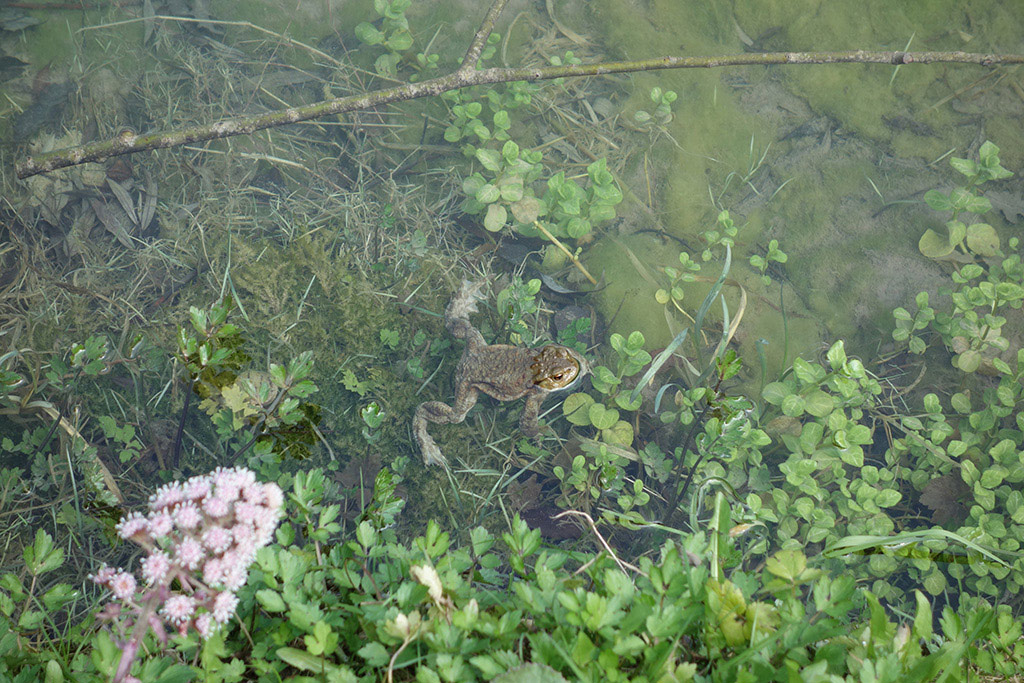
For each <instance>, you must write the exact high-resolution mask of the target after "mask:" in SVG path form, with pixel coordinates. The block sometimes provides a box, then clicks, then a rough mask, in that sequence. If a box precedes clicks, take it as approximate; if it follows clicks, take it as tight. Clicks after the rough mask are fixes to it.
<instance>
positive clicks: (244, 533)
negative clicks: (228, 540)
mask: <svg viewBox="0 0 1024 683" xmlns="http://www.w3.org/2000/svg"><path fill="white" fill-rule="evenodd" d="M231 537H232V538H234V539H235V544H236V545H238V549H239V551H240V552H241V553H242V554H243V555H248V554H249V553H254V552H256V530H255V529H253V528H252V527H251V526H249V525H248V524H236V525H235V526H233V527H231Z"/></svg>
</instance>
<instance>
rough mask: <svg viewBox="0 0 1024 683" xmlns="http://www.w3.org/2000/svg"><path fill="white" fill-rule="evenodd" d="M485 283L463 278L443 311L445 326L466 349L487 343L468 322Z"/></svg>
mask: <svg viewBox="0 0 1024 683" xmlns="http://www.w3.org/2000/svg"><path fill="white" fill-rule="evenodd" d="M485 284H487V281H486V280H479V281H477V282H470V281H469V280H463V281H462V286H461V287H460V288H459V291H458V292H457V293H456V294H455V296H454V297H452V300H451V303H449V304H448V308H446V309H445V312H444V319H445V327H447V328H448V331H449V332H451V333H452V336H453V337H455V338H456V339H462V340H463V341H465V342H466V347H467V348H468V349H476V348H479V347H483V346H486V345H487V343H486V342H485V341H484V338H483V335H481V334H480V332H478V331H477V329H476V328H475V327H473V324H472V323H471V322H469V316H470V314H471V313H476V302H477V301H478V300H479V299H480V298H481V295H480V290H481V289H482V288H483V286H484V285H485ZM459 422H461V420H459Z"/></svg>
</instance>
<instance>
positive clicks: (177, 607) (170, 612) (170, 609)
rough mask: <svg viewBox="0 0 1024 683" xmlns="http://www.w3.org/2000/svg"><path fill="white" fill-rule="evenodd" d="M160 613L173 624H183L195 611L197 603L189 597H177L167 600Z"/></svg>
mask: <svg viewBox="0 0 1024 683" xmlns="http://www.w3.org/2000/svg"><path fill="white" fill-rule="evenodd" d="M160 611H161V613H162V614H163V615H164V616H165V617H167V619H169V620H170V621H171V623H173V624H182V623H184V622H185V620H186V619H189V618H190V617H191V616H192V612H194V611H195V601H193V600H192V598H191V597H190V596H188V595H175V596H172V597H169V598H167V600H166V601H165V602H164V608H163V609H162V610H160Z"/></svg>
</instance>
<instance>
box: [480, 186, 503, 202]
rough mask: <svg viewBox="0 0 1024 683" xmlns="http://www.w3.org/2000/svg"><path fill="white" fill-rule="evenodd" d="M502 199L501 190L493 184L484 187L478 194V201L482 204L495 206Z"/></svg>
mask: <svg viewBox="0 0 1024 683" xmlns="http://www.w3.org/2000/svg"><path fill="white" fill-rule="evenodd" d="M499 199H501V190H499V189H498V188H497V186H495V185H493V184H492V183H487V184H485V185H484V186H482V187H481V188H480V189H479V190H478V191H477V193H476V200H477V201H478V202H480V203H481V204H493V203H494V202H496V201H498V200H499Z"/></svg>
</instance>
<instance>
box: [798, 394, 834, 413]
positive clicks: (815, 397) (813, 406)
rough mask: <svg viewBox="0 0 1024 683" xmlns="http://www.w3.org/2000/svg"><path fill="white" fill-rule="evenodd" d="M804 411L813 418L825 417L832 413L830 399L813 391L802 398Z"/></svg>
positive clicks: (826, 395)
mask: <svg viewBox="0 0 1024 683" xmlns="http://www.w3.org/2000/svg"><path fill="white" fill-rule="evenodd" d="M804 409H805V410H806V411H807V412H808V413H810V414H811V415H813V416H814V417H825V416H826V415H828V414H829V413H831V412H832V397H831V396H829V395H828V394H826V393H825V392H824V391H822V390H821V389H815V390H814V391H812V392H811V393H809V394H807V396H805V397H804Z"/></svg>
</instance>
